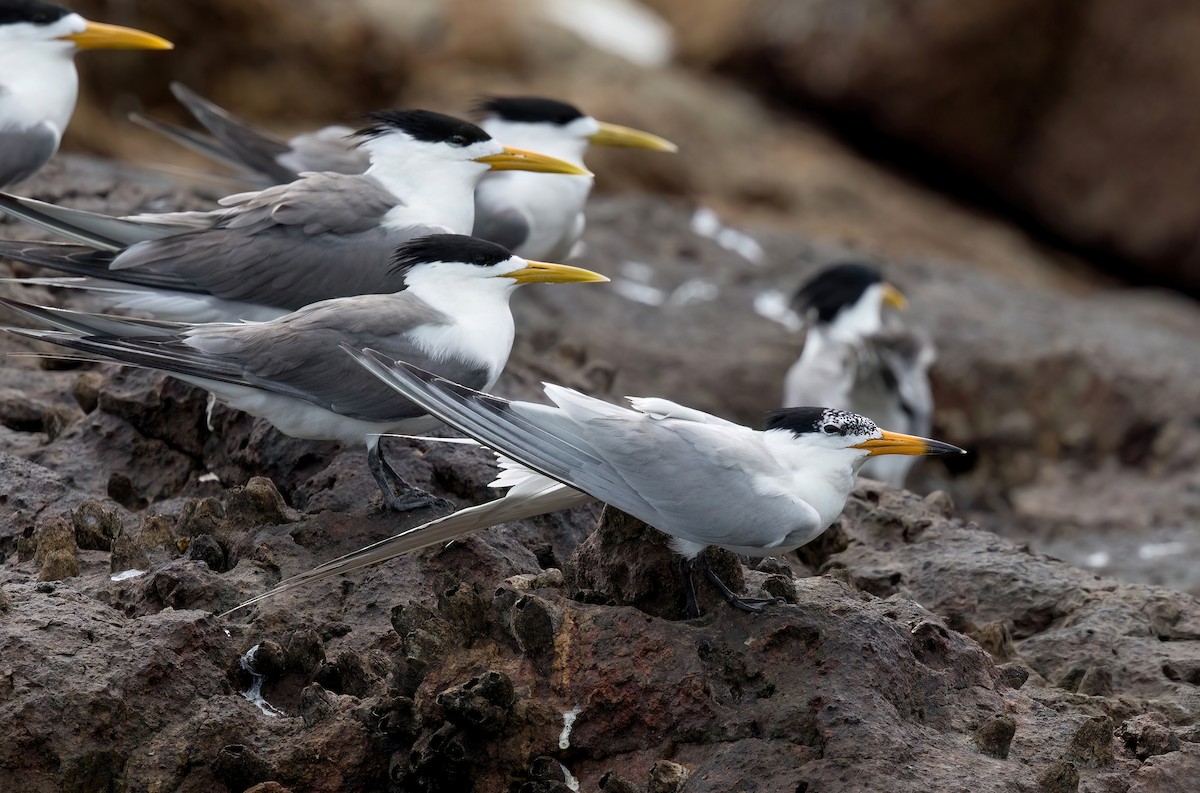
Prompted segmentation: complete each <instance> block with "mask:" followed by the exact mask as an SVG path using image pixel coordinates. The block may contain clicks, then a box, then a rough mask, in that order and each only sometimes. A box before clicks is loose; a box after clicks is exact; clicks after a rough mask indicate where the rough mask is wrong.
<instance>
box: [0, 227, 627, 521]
mask: <svg viewBox="0 0 1200 793" xmlns="http://www.w3.org/2000/svg"><path fill="white" fill-rule="evenodd" d="M394 267H395V269H396V275H397V276H398V277H400V278H402V280H403V281H404V284H405V286H406V288H405V289H404V291H401V292H397V293H396V294H392V295H363V296H359V297H344V298H339V299H335V300H326V301H324V302H320V303H314V304H313V305H310V306H307V307H306V308H302V309H300V310H298V311H296V312H294V313H291V314H288V315H286V316H283V317H280V318H279V319H276V320H272V321H269V322H250V323H219V324H207V325H187V324H180V323H170V322H161V321H155V320H138V319H128V318H123V317H115V316H109V315H95V314H83V313H79V312H74V311H68V310H65V309H55V308H46V307H41V306H32V305H27V304H24V303H19V302H17V301H12V300H6V299H3V298H0V301H2V302H3V303H5V304H6V305H8V306H10V307H11V308H13V309H15V310H17V311H19V312H21V313H23V314H25V315H27V316H29V317H32V318H33V319H35V320H36V321H38V322H39V323H42V324H45V325H49V326H51V327H54V328H57V330H34V329H27V328H7V330H9V331H10V332H12V333H16V334H19V335H22V336H27V337H30V338H34V339H40V340H42V341H48V342H52V343H54V344H59V345H62V346H64V347H70V348H73V349H76V350H81V351H83V352H84V353H87V354H89V355H93V356H97V357H100V358H108V359H112V360H116V361H118V362H121V363H127V364H132V365H134V366H141V367H144V368H148V369H157V370H159V371H163V372H166V373H167V374H170V375H171V376H173V377H176V378H178V379H180V380H183V381H184V382H187V383H191V384H192V385H196V386H199V387H200V388H204V389H207V390H208V391H209V392H211V393H212V394H214V395H215V396H216V398H217V399H219V400H220V401H222V402H225V403H226V404H228V405H230V406H231V407H234V408H236V409H238V410H242V411H245V412H246V413H249V414H251V415H253V416H258V417H260V418H263V419H266V420H267V421H269V422H270V423H271V424H273V425H274V426H275V427H276V428H277V429H278V430H279V431H281V432H283V433H285V434H287V435H291V436H293V437H297V438H307V439H310V440H332V441H341V442H343V443H362V442H365V443H366V444H367V460H368V463H369V465H370V469H371V473H372V474H373V475H374V477H375V480H376V482H378V484H379V487H380V489H381V490H382V491H383V495H384V502H385V503H386V504H387V506H388V507H390V508H392V509H396V510H402V511H403V510H409V509H415V508H419V507H424V506H429V505H431V504H433V503H436V500H435V499H432V497H430V496H429V495H428V494H426V493H423V492H422V491H420V490H417V489H415V488H413V487H411V486H410V485H408V483H406V482H405V481H404V480H403V479H401V478H400V476H399V475H398V474H396V472H395V471H394V470H393V469H392V467H391V466H390V465H388V463H387V461H386V460H385V459H384V457H383V452H382V449H381V448H380V445H379V441H380V439H379V434H380V433H389V432H402V433H406V434H409V433H414V432H426V431H428V430H429V429H431V428H433V427H435V426H437V421H436V420H434V419H431V418H429V417H428V416H427V415H425V411H424V410H423V409H422V408H420V407H418V406H416V405H414V404H413V403H412V402H410V401H409V400H407V399H405V398H404V397H402V396H400V395H399V394H397V393H396V392H395V391H394V390H393V389H391V388H388V387H387V386H385V385H384V384H382V383H380V382H379V381H378V380H377V379H376V378H374V377H372V376H371V375H370V374H369V373H367V372H365V371H363V369H362V367H361V366H359V365H358V364H357V363H356V362H355V361H353V360H352V359H351V358H349V357H348V356H347V355H346V353H345V352H344V350H343V349H342V348H343V347H344V346H346V345H350V346H352V347H356V348H361V347H371V348H374V349H379V350H383V351H385V354H387V355H389V356H391V357H395V358H398V359H400V360H406V361H413V362H415V363H417V364H418V365H420V366H421V367H423V368H427V369H431V370H433V371H437V372H441V373H443V374H445V375H446V376H448V377H453V378H455V379H456V380H462V381H464V382H468V383H473V384H475V385H477V386H479V387H480V388H490V387H491V386H492V385H493V384H494V383H495V382H496V379H497V378H498V377H499V376H500V372H501V370H503V368H504V365H505V363H507V361H508V356H509V353H510V352H511V350H512V343H513V335H514V328H513V316H512V312H511V311H510V310H509V305H508V302H509V297H510V296H511V294H512V292H513V290H514V289H515V288H516V287H517V286H519V285H521V284H527V283H583V282H589V281H607V280H608V279H607V278H605V277H604V276H602V275H599V274H597V273H594V272H591V271H590V270H583V269H580V268H577V267H569V266H567V265H561V264H546V263H542V262H534V261H526V260H524V259H521V258H520V257H517V256H513V255H512V254H510V253H509V252H508V251H507V250H505V249H504V248H502V247H500V246H499V245H495V244H493V243H490V242H486V241H484V240H477V239H475V238H473V237H464V236H459V235H435V236H431V237H424V238H422V239H418V240H414V241H412V242H409V243H406V244H405V245H403V246H401V247H400V248H399V250H398V251H397V252H396V255H395V256H394Z"/></svg>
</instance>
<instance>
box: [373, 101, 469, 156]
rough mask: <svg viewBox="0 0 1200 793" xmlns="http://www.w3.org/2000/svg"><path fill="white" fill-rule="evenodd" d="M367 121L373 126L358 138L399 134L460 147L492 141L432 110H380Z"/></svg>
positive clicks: (458, 120)
mask: <svg viewBox="0 0 1200 793" xmlns="http://www.w3.org/2000/svg"><path fill="white" fill-rule="evenodd" d="M366 118H367V120H368V121H369V122H371V123H370V124H368V125H367V126H365V127H363V128H362V129H360V130H359V131H358V132H356V133H354V134H355V136H356V137H359V138H365V139H369V138H378V137H379V136H380V135H386V134H387V133H389V132H396V131H397V130H398V131H400V132H407V133H408V134H409V135H411V136H412V137H413V138H415V139H416V140H423V141H425V142H426V143H448V144H450V145H451V146H459V147H462V146H470V145H471V144H472V143H482V142H483V141H485V140H491V139H492V136H491V135H489V134H487V133H486V132H484V131H483V130H482V129H480V128H479V127H477V126H475V125H474V124H472V123H471V122H470V121H463V120H462V119H461V118H455V117H454V116H447V115H445V114H444V113H434V112H433V111H432V110H379V111H376V112H374V113H368V114H367V117H366Z"/></svg>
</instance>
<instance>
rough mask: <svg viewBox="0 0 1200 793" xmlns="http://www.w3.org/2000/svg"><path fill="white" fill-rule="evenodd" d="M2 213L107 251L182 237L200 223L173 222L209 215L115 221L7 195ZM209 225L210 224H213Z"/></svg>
mask: <svg viewBox="0 0 1200 793" xmlns="http://www.w3.org/2000/svg"><path fill="white" fill-rule="evenodd" d="M0 212H4V213H5V214H6V215H11V216H12V217H15V218H18V219H20V220H24V221H25V222H27V223H32V224H33V225H35V226H39V227H41V228H44V229H46V230H47V231H49V232H51V233H52V234H58V235H60V236H63V237H66V238H68V239H72V240H76V241H77V242H81V243H83V244H84V245H91V246H92V247H93V248H100V249H102V250H108V251H119V250H121V249H122V248H124V247H126V246H127V245H133V244H134V243H138V242H142V241H143V240H152V239H160V238H162V237H169V236H171V235H172V234H179V233H181V232H184V231H187V230H188V228H190V227H194V224H195V223H196V222H199V221H198V220H193V221H192V225H191V226H189V225H182V223H183V221H178V222H176V221H174V220H173V219H174V218H176V217H179V218H184V217H187V218H199V217H202V216H205V215H207V214H208V213H200V212H197V213H175V214H169V215H155V216H145V217H144V218H115V217H111V216H109V215H101V214H99V213H97V212H85V211H84V210H82V209H69V208H67V207H60V206H55V205H54V204H48V203H46V202H44V201H37V200H35V199H32V198H23V197H21V196H15V195H9V194H8V193H0ZM209 222H210V223H211V220H210V221H209Z"/></svg>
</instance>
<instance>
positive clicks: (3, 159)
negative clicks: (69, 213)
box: [0, 0, 174, 187]
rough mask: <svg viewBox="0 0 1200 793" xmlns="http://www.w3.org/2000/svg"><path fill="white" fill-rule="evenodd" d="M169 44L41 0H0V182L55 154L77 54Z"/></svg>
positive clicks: (74, 87) (74, 89)
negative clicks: (89, 19)
mask: <svg viewBox="0 0 1200 793" xmlns="http://www.w3.org/2000/svg"><path fill="white" fill-rule="evenodd" d="M173 46H174V45H172V44H171V42H169V41H167V40H166V39H162V38H159V37H158V36H155V35H152V34H150V33H145V32H143V31H140V30H134V29H133V28H123V27H118V26H116V25H103V24H100V23H98V22H89V21H88V20H86V19H84V18H83V17H81V16H80V15H79V14H76V13H74V12H72V11H71V10H70V9H67V8H63V7H62V6H58V5H54V4H52V3H45V2H41V0H0V187H3V186H6V185H10V184H14V183H16V182H19V181H21V180H23V179H26V178H28V177H29V176H32V175H33V174H34V173H35V172H36V171H37V170H38V169H39V168H41V167H42V166H43V165H45V164H46V163H47V162H48V161H49V160H50V158H51V157H53V156H54V153H55V152H56V151H58V144H59V142H60V141H61V140H62V136H63V132H64V131H65V130H66V128H67V123H68V122H69V121H70V120H71V114H72V112H74V110H75V98H76V95H77V94H78V92H79V75H78V74H76V72H75V62H74V56H75V53H76V52H78V51H79V50H86V49H117V50H120V49H133V50H169V49H171V48H172V47H173Z"/></svg>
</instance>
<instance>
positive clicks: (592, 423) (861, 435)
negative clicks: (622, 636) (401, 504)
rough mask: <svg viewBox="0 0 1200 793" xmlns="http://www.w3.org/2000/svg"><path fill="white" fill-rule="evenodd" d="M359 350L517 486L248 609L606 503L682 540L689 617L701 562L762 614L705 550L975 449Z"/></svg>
mask: <svg viewBox="0 0 1200 793" xmlns="http://www.w3.org/2000/svg"><path fill="white" fill-rule="evenodd" d="M347 352H349V353H350V354H351V355H353V356H354V358H355V359H356V360H357V361H358V362H359V363H361V364H362V365H363V366H364V367H365V368H366V369H367V370H368V371H370V372H371V373H372V374H374V375H375V376H376V377H378V378H379V379H381V380H382V381H383V382H385V383H387V384H388V385H389V386H391V387H392V388H394V389H395V390H396V391H397V392H398V393H399V394H400V395H401V396H403V397H404V398H406V399H409V400H412V401H413V402H414V403H416V404H418V405H420V406H421V407H422V409H424V410H425V411H427V412H428V413H429V414H430V415H432V416H436V417H437V418H439V419H441V420H442V421H444V422H445V423H447V424H449V425H451V426H452V427H454V428H455V429H458V430H459V431H461V432H463V433H464V434H466V435H467V436H469V437H471V438H473V439H475V440H476V441H478V442H479V443H480V444H482V445H484V446H486V447H488V448H490V449H492V450H493V451H495V452H496V453H497V456H498V457H499V458H500V464H501V468H502V473H501V474H500V477H499V478H498V479H497V480H496V481H495V482H494V483H493V486H497V487H509V488H510V489H509V491H508V492H507V493H506V494H505V495H504V496H503V497H502V498H499V499H497V500H495V501H491V502H488V503H485V504H480V505H478V506H474V507H468V508H466V509H462V510H459V511H458V512H455V513H453V514H451V515H448V516H446V517H444V518H440V519H438V520H434V521H431V522H429V523H425V524H422V525H421V526H418V527H416V528H413V529H409V530H408V531H405V532H402V533H401V534H398V535H396V536H394V537H391V538H389V539H386V540H383V541H381V542H378V543H375V544H374V545H371V546H368V547H366V548H363V549H360V550H358V551H355V552H353V553H351V554H348V555H346V556H343V557H340V558H338V559H334V560H332V561H330V562H326V563H325V564H322V565H320V566H319V567H317V568H315V569H313V570H311V571H309V572H306V573H301V574H300V575H297V576H294V577H292V578H289V579H287V580H285V581H282V582H280V583H279V584H278V585H277V586H275V587H274V588H272V589H271V590H269V591H268V592H266V593H264V594H263V595H260V596H258V597H256V598H253V599H251V600H249V601H247V602H246V603H243V604H242V606H246V605H250V604H251V603H255V602H258V601H259V600H262V599H263V598H266V597H270V596H272V595H274V594H277V593H278V592H282V591H284V590H287V589H291V588H293V587H296V586H299V585H302V584H307V583H312V582H314V581H320V580H322V579H325V578H329V577H330V576H334V575H338V574H341V573H345V572H349V571H351V570H357V569H360V568H363V567H367V566H370V565H374V564H379V563H380V562H384V561H386V560H388V559H392V558H394V557H396V556H399V555H401V554H404V553H408V552H409V551H413V550H416V549H418V548H424V547H427V546H429V545H433V544H437V543H444V542H447V541H449V540H451V539H454V538H455V537H458V536H461V535H462V534H466V533H468V532H471V531H476V530H478V529H483V528H487V527H489V526H495V525H497V524H500V523H505V522H509V521H513V520H520V519H523V518H528V517H531V516H533V515H539V514H542V513H545V512H552V511H555V510H559V509H565V508H567V507H572V506H577V505H580V504H585V503H588V502H590V501H593V500H597V501H604V502H606V503H609V504H612V505H613V506H615V507H617V508H619V509H621V510H624V511H625V512H628V513H629V514H631V515H633V516H635V517H637V518H639V519H641V520H642V521H644V522H645V523H647V524H649V525H651V526H654V527H655V528H657V529H659V530H661V531H663V532H665V533H667V534H669V535H671V538H672V539H671V545H672V548H673V549H674V550H675V551H676V552H677V553H679V554H680V556H681V557H682V566H683V569H684V573H685V576H684V578H685V581H686V582H687V587H688V591H687V596H688V602H687V609H688V612H689V613H690V614H692V615H693V616H695V615H696V614H698V608H697V605H696V598H695V591H694V589H693V588H692V576H691V572H692V565H693V563H694V562H695V561H696V560H697V558H699V562H700V564H699V565H698V566H700V568H701V569H702V570H703V571H704V572H705V573H706V574H707V575H708V577H709V578H710V580H712V581H713V583H714V584H715V585H716V586H717V587H718V589H720V590H721V592H722V594H724V595H725V597H726V598H727V599H728V600H729V601H730V603H732V604H733V605H735V606H737V607H739V608H744V609H746V610H749V611H758V610H760V609H761V606H762V601H754V600H745V599H742V598H740V597H738V596H737V595H736V594H734V593H733V592H731V591H730V590H729V588H728V587H726V586H725V584H724V583H723V582H721V581H720V579H719V578H717V577H716V576H715V575H714V574H712V572H711V570H708V569H707V566H706V565H705V564H704V563H703V556H702V552H703V551H704V549H705V548H706V547H708V546H709V545H716V546H719V547H722V548H727V549H729V550H730V551H733V552H734V553H739V554H747V555H750V556H773V555H776V554H781V553H785V552H787V551H790V550H793V549H795V548H799V547H800V546H802V545H804V544H805V543H807V542H809V541H811V540H813V539H814V538H816V537H817V536H818V535H820V534H821V533H822V532H823V531H825V529H827V528H828V527H829V525H830V524H831V523H832V522H833V521H834V519H835V518H837V516H838V515H839V514H840V513H841V511H842V509H843V507H844V506H845V503H846V498H847V497H848V496H849V494H850V490H851V488H852V487H853V485H854V478H855V472H856V471H857V470H858V468H859V467H860V466H861V465H862V464H863V463H864V462H865V461H866V460H867V459H868V458H874V457H877V456H883V455H923V454H955V453H957V454H963V453H965V452H963V450H962V449H959V448H957V447H955V446H951V445H950V444H947V443H942V442H940V441H935V440H930V439H927V438H919V437H914V436H910V435H905V434H900V433H894V432H889V431H887V430H881V429H880V428H879V427H878V426H877V425H876V424H875V422H873V421H871V420H870V419H868V418H866V417H865V416H860V415H858V414H855V413H851V412H848V411H844V410H836V409H832V408H823V407H802V408H784V409H782V410H776V411H774V412H772V413H770V414H768V416H767V421H766V429H765V430H763V431H761V432H760V431H755V430H752V429H750V428H748V427H744V426H742V425H739V424H735V423H733V422H730V421H726V420H724V419H721V418H718V417H716V416H712V415H710V414H708V413H704V412H703V411H700V410H695V409H693V408H688V407H685V406H683V405H679V404H677V403H674V402H671V401H669V400H666V399H661V398H657V397H649V398H635V397H630V398H629V401H630V403H631V404H632V406H633V409H628V408H623V407H619V406H617V405H613V404H610V403H608V402H604V401H602V400H599V399H595V398H593V397H589V396H586V395H584V394H581V393H579V392H578V391H574V390H572V389H570V388H565V387H562V386H557V385H552V384H545V393H546V396H547V397H548V398H549V399H550V401H551V402H553V405H542V404H536V403H531V402H510V401H507V400H503V399H499V398H497V397H494V396H491V395H489V394H485V393H480V392H478V391H474V390H472V389H470V388H468V387H466V386H463V385H460V384H457V383H453V382H450V381H447V380H445V379H444V378H441V377H438V376H436V375H434V374H431V373H429V372H425V371H422V370H421V369H419V368H418V367H416V366H413V365H411V364H409V363H405V362H403V361H396V360H393V359H392V358H391V356H389V355H387V354H386V353H381V352H377V351H374V350H357V349H349V348H348V349H347ZM242 606H239V607H238V608H241V607H242Z"/></svg>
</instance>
